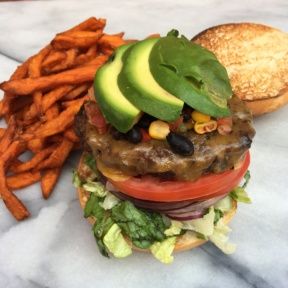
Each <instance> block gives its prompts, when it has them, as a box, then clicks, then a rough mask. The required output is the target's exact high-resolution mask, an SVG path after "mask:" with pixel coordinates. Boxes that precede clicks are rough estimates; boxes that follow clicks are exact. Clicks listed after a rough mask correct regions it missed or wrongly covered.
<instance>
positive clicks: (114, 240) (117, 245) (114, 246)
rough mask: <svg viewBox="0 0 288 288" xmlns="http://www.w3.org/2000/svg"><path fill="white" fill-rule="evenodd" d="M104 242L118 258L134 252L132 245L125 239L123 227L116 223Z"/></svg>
mask: <svg viewBox="0 0 288 288" xmlns="http://www.w3.org/2000/svg"><path fill="white" fill-rule="evenodd" d="M103 242H104V244H105V246H106V247H107V248H108V250H109V251H110V252H111V253H112V254H113V256H115V257H116V258H124V257H127V256H129V255H131V254H132V249H131V247H130V246H129V245H128V243H127V242H126V241H125V239H124V237H123V235H122V233H121V229H120V227H119V226H118V225H117V224H116V223H115V224H113V225H112V226H111V227H110V229H109V230H108V232H107V233H106V234H105V236H104V238H103Z"/></svg>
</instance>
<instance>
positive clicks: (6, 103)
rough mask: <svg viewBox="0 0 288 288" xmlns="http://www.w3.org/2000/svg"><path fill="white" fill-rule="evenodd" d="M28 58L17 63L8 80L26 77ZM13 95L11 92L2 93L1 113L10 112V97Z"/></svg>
mask: <svg viewBox="0 0 288 288" xmlns="http://www.w3.org/2000/svg"><path fill="white" fill-rule="evenodd" d="M30 59H31V58H29V59H28V60H27V61H25V62H24V63H22V64H21V65H19V66H18V67H17V69H16V70H15V72H14V73H13V74H12V76H11V77H10V79H9V80H10V81H11V80H19V79H23V78H25V77H26V75H27V73H28V67H29V62H30ZM13 97H15V95H13V94H11V93H7V92H5V93H4V98H3V100H2V101H3V105H2V113H3V114H6V115H7V114H8V113H10V102H11V99H12V98H13Z"/></svg>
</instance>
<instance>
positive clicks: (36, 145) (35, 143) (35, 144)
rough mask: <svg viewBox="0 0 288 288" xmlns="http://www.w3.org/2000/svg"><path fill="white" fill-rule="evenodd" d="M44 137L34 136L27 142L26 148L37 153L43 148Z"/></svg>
mask: <svg viewBox="0 0 288 288" xmlns="http://www.w3.org/2000/svg"><path fill="white" fill-rule="evenodd" d="M44 146H45V139H44V138H40V139H39V138H36V139H32V140H30V141H28V142H27V148H28V150H30V151H31V152H33V153H37V152H39V151H41V150H43V149H44Z"/></svg>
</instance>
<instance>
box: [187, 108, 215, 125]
mask: <svg viewBox="0 0 288 288" xmlns="http://www.w3.org/2000/svg"><path fill="white" fill-rule="evenodd" d="M191 117H192V119H193V120H194V121H195V122H208V121H210V119H211V117H210V116H209V115H206V114H203V113H201V112H198V111H196V110H194V111H193V112H192V113H191Z"/></svg>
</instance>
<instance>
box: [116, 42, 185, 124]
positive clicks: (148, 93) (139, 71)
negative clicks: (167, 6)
mask: <svg viewBox="0 0 288 288" xmlns="http://www.w3.org/2000/svg"><path fill="white" fill-rule="evenodd" d="M158 40H159V39H158V38H154V39H146V40H143V41H141V42H138V43H136V44H134V45H133V46H132V47H131V48H129V49H128V50H127V51H126V52H125V54H124V60H123V61H124V65H123V69H122V71H121V73H120V74H119V77H118V85H119V88H120V90H121V92H122V93H123V95H125V97H126V98H127V99H128V100H129V101H130V102H131V103H133V104H134V105H135V106H136V107H137V108H138V109H140V110H141V111H144V112H146V113H147V114H150V115H152V116H154V117H156V118H158V119H161V120H165V121H174V120H176V119H177V118H178V117H179V115H180V113H181V111H182V108H183V105H184V102H183V101H182V100H180V99H178V98H176V97H175V96H173V95H172V94H171V93H169V92H168V91H166V90H164V89H163V88H162V87H161V86H160V85H159V84H158V83H157V82H156V81H155V80H154V78H153V76H152V74H151V72H150V67H149V55H150V52H151V50H152V48H153V46H154V45H155V44H156V43H157V41H158Z"/></svg>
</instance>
